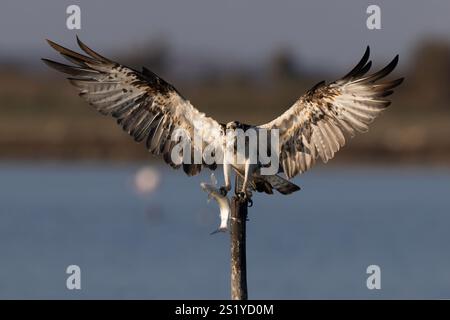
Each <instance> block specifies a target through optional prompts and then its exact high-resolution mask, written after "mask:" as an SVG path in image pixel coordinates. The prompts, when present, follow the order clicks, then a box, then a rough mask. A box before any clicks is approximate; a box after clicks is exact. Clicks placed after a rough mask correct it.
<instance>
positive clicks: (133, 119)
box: [43, 37, 403, 198]
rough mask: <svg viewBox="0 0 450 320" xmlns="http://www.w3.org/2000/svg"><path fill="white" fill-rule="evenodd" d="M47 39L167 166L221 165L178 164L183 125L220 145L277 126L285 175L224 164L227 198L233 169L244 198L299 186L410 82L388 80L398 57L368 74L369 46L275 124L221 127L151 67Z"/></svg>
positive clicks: (87, 93) (90, 96)
mask: <svg viewBox="0 0 450 320" xmlns="http://www.w3.org/2000/svg"><path fill="white" fill-rule="evenodd" d="M47 41H48V43H49V44H50V46H51V47H53V48H54V49H55V50H56V51H58V52H59V53H60V54H61V55H62V56H63V57H64V58H66V59H67V60H69V61H70V62H72V63H73V65H66V64H62V63H59V62H55V61H51V60H48V59H43V61H44V62H45V63H46V64H48V65H49V66H50V67H52V68H54V69H56V70H59V71H61V72H63V73H66V74H68V75H70V77H69V78H68V79H69V81H70V83H71V84H73V85H74V86H75V87H76V88H78V90H79V94H80V96H81V97H83V98H84V99H85V100H86V101H87V102H88V103H89V104H90V105H92V106H93V107H94V108H95V109H97V110H98V111H99V112H100V113H101V114H103V115H109V116H112V117H114V118H116V120H117V123H118V124H119V125H120V126H121V127H122V128H123V130H125V131H126V132H127V133H128V134H130V135H131V136H132V137H133V138H134V140H135V141H137V142H142V141H145V145H146V147H147V149H148V150H149V151H150V152H151V153H152V154H155V155H158V154H162V156H163V158H164V160H165V161H166V162H167V163H168V164H170V165H171V166H172V167H174V168H178V167H182V168H183V170H184V171H185V172H186V173H187V174H188V175H195V174H198V173H199V172H200V170H201V169H202V167H207V168H209V169H212V170H214V169H215V168H216V167H217V163H216V162H214V163H206V162H205V161H203V160H202V161H200V163H181V164H176V163H174V161H173V159H171V151H172V149H173V148H174V145H175V144H176V141H174V140H173V139H171V135H172V133H173V131H174V130H175V129H176V128H182V129H184V131H185V132H187V135H188V138H189V139H191V140H192V139H193V137H194V133H197V132H198V133H199V134H200V136H202V137H203V139H204V140H203V141H202V143H203V144H216V145H217V144H219V145H222V144H223V141H224V139H225V138H224V137H225V135H226V131H227V130H228V129H243V130H249V129H254V130H262V129H264V130H273V129H277V130H278V132H279V154H278V161H279V163H277V164H278V165H279V166H278V168H279V169H278V174H273V175H262V174H261V168H262V165H261V164H260V163H256V164H251V163H249V162H248V161H246V162H245V163H243V164H237V163H232V162H231V163H228V162H226V163H225V162H224V165H223V172H224V180H225V185H224V186H223V187H221V189H220V190H221V191H222V192H223V194H224V195H226V193H227V192H228V191H229V190H230V189H231V182H230V174H231V172H232V171H234V172H235V173H236V175H237V178H238V179H237V181H238V183H239V186H240V189H239V190H240V192H239V195H240V196H242V197H244V198H246V197H248V196H249V195H251V191H258V192H266V193H269V194H271V193H273V189H275V190H277V191H279V192H280V193H282V194H290V193H292V192H295V191H297V190H299V189H300V188H299V187H298V186H297V185H295V184H294V183H292V182H290V181H288V180H287V179H290V178H292V177H294V176H296V175H297V174H300V173H303V172H305V171H307V170H309V169H310V168H311V167H312V166H313V165H314V164H315V162H316V160H317V159H318V158H319V157H320V158H321V159H322V161H323V162H327V161H328V160H330V159H332V158H333V157H334V154H335V153H336V152H337V151H338V150H339V149H340V148H341V147H343V146H344V145H345V143H346V139H347V138H348V137H353V136H354V134H355V132H365V131H367V130H368V125H369V124H370V123H371V122H372V121H373V120H374V119H375V118H376V117H377V116H378V115H379V114H380V113H381V112H382V111H383V110H384V109H386V108H387V107H388V106H389V104H390V101H389V100H388V99H387V96H389V95H390V94H392V93H393V90H392V89H393V88H395V87H396V86H398V85H399V84H400V83H401V82H402V81H403V78H400V79H396V80H390V81H385V80H384V79H383V78H384V77H386V76H387V75H388V74H389V73H391V72H392V70H394V68H395V67H396V65H397V63H398V55H397V56H396V57H395V58H394V59H393V60H392V61H391V62H390V63H389V64H388V65H387V66H386V67H385V68H383V69H382V70H380V71H378V72H375V73H373V74H367V73H368V71H369V69H370V67H371V61H369V52H370V51H369V47H367V49H366V52H365V53H364V56H363V57H362V59H361V60H360V62H359V63H358V64H357V65H356V66H355V67H354V68H353V69H352V70H351V71H350V72H349V73H348V74H347V75H345V76H344V77H342V78H341V79H339V80H336V81H334V82H331V83H329V84H326V83H325V82H324V81H322V82H320V83H318V84H316V85H315V86H314V87H312V88H311V89H310V90H309V91H307V92H306V93H305V94H304V95H302V96H301V97H300V98H299V99H298V100H297V101H296V102H295V103H294V104H293V105H292V106H291V107H290V108H289V109H288V110H287V111H285V112H284V113H283V114H282V115H280V116H279V117H278V118H276V119H274V120H273V121H271V122H269V123H266V124H263V125H247V124H242V123H240V122H238V121H232V122H229V123H227V124H222V123H219V122H217V121H216V120H214V119H212V118H210V117H207V116H206V115H205V114H204V113H202V112H200V111H199V110H197V109H196V108H195V107H194V106H192V104H191V103H190V102H189V101H188V100H187V99H186V98H184V97H183V96H182V95H181V94H180V93H179V92H178V91H177V89H175V87H174V86H172V85H171V84H169V83H168V82H166V81H165V80H163V79H162V78H160V77H159V76H158V75H156V74H155V73H153V72H152V71H150V70H148V69H146V68H145V67H144V68H143V69H142V71H137V70H134V69H131V68H129V67H126V66H124V65H121V64H119V63H117V62H114V61H112V60H110V59H108V58H105V57H104V56H102V55H100V54H98V53H96V52H95V51H93V50H92V49H90V48H89V47H87V46H86V45H85V44H84V43H82V42H81V41H80V39H79V38H78V37H77V42H78V45H79V46H80V48H81V49H82V50H83V51H84V53H85V55H84V54H79V53H77V52H75V51H72V50H69V49H67V48H64V47H62V46H60V45H58V44H56V43H54V42H52V41H50V40H47ZM194 145H195V144H194ZM192 148H194V146H192ZM193 151H195V150H193ZM282 174H284V176H285V177H286V178H287V179H285V178H284V177H282V176H281V175H282Z"/></svg>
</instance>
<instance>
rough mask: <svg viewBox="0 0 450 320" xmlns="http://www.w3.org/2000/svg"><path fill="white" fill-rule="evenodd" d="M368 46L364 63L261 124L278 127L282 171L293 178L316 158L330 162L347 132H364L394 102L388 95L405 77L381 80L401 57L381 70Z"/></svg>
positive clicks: (312, 90)
mask: <svg viewBox="0 0 450 320" xmlns="http://www.w3.org/2000/svg"><path fill="white" fill-rule="evenodd" d="M369 52H370V51H369V47H367V50H366V52H365V54H364V56H363V58H362V59H361V61H360V62H359V63H358V64H357V65H356V67H355V68H353V70H352V71H350V72H349V73H348V74H347V75H346V76H344V77H343V78H342V79H340V80H337V81H335V82H333V83H330V84H328V85H326V84H325V82H320V83H318V84H317V85H316V86H314V87H313V88H312V89H311V90H309V91H308V92H307V93H306V94H305V95H303V96H302V97H300V99H298V100H297V102H295V104H294V105H293V106H292V107H291V108H290V109H288V110H287V111H286V112H285V113H283V114H282V115H281V116H279V117H278V118H276V119H275V120H273V121H271V122H269V123H267V124H264V125H262V126H260V127H262V128H265V129H279V130H280V131H279V134H280V158H279V159H280V170H282V171H284V173H285V174H286V176H287V177H288V178H291V177H293V176H295V175H297V174H299V173H302V172H305V171H306V170H308V169H309V168H311V167H312V166H313V165H314V163H315V160H316V158H317V157H319V156H320V158H321V159H322V160H323V161H324V162H327V161H328V160H329V159H332V158H333V156H334V154H335V153H336V152H337V151H338V150H339V149H340V148H341V147H343V146H344V145H345V142H346V139H345V135H347V136H350V137H353V136H354V134H355V131H358V132H365V131H367V130H368V125H369V123H371V122H372V121H373V120H374V119H375V118H376V117H377V116H378V115H379V114H380V113H381V111H383V110H384V109H385V108H386V107H388V106H389V104H390V101H389V100H388V99H386V97H387V96H389V95H390V94H392V93H393V91H392V89H393V88H394V87H396V86H398V85H399V84H400V83H401V82H402V81H403V78H401V79H397V80H393V81H386V82H385V81H379V80H381V79H382V78H384V77H385V76H387V75H388V74H389V73H391V72H392V70H394V68H395V66H396V65H397V63H398V55H397V56H396V57H395V58H394V59H393V60H392V61H391V62H390V63H389V64H388V65H387V66H386V67H385V68H384V69H382V70H380V71H378V72H376V73H374V74H371V75H366V73H367V72H368V71H369V69H370V67H371V62H370V61H368V60H369Z"/></svg>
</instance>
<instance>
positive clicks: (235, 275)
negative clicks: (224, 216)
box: [230, 196, 248, 300]
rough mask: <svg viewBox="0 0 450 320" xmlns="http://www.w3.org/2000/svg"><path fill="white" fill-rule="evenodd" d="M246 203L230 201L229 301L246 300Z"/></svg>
mask: <svg viewBox="0 0 450 320" xmlns="http://www.w3.org/2000/svg"><path fill="white" fill-rule="evenodd" d="M247 208H248V202H247V201H246V200H242V199H240V198H239V197H237V196H233V198H232V199H231V221H230V233H231V299H232V300H247V298H248V295H247V260H246V251H245V242H246V222H247Z"/></svg>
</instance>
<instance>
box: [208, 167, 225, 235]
mask: <svg viewBox="0 0 450 320" xmlns="http://www.w3.org/2000/svg"><path fill="white" fill-rule="evenodd" d="M216 184H217V181H216V179H215V177H214V175H211V183H206V182H202V183H200V186H201V187H202V189H203V191H205V192H207V193H208V200H209V199H214V200H216V202H217V204H218V205H219V209H220V225H219V228H218V229H217V230H215V231H213V232H211V234H215V233H218V232H226V231H228V220H229V219H230V213H231V207H230V200H229V199H228V198H227V196H224V195H223V194H221V193H220V189H219V188H217V187H216V186H215V185H216Z"/></svg>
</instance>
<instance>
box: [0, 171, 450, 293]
mask: <svg viewBox="0 0 450 320" xmlns="http://www.w3.org/2000/svg"><path fill="white" fill-rule="evenodd" d="M138 168H139V167H138V166H131V165H130V166H125V165H123V166H118V165H114V166H113V165H109V166H108V165H107V166H105V165H100V164H98V165H96V164H93V165H84V164H83V165H82V164H78V165H28V164H14V165H13V164H2V165H0V177H1V180H0V200H1V202H0V210H1V212H0V259H1V260H0V261H1V262H0V298H193V299H195V298H212V299H216V298H225V299H226V298H228V297H229V287H228V286H229V239H228V235H226V234H218V235H215V236H210V235H209V233H210V231H211V230H212V229H214V228H215V227H216V226H217V224H218V219H219V216H218V208H217V206H215V205H213V204H207V202H206V196H205V193H204V192H202V191H201V189H200V186H199V183H200V182H201V181H209V175H208V174H203V175H202V176H200V177H193V178H188V177H186V176H185V175H184V174H182V173H181V172H177V171H171V170H170V169H167V168H165V167H164V168H161V171H160V172H159V179H160V181H159V183H160V185H159V187H158V188H157V189H156V190H154V191H153V192H152V193H151V194H149V195H148V196H146V197H143V196H142V195H137V194H136V192H135V190H134V189H133V188H132V187H131V186H130V181H132V180H133V178H134V175H135V173H136V172H137V170H138ZM218 176H220V175H218ZM295 182H296V183H298V184H299V185H301V186H302V187H303V189H302V190H301V191H300V192H298V193H296V194H294V195H292V196H289V197H284V196H281V195H275V196H261V195H258V196H256V197H255V199H254V200H255V205H254V207H253V208H251V210H250V216H249V218H250V221H249V222H248V269H249V271H248V278H249V279H248V280H249V293H250V294H249V295H250V297H251V298H254V299H256V298H262V299H266V298H287V299H293V298H450V250H449V245H450V232H449V231H448V230H449V229H450V210H449V209H450V197H449V195H450V171H449V170H447V169H426V168H407V169H405V168H382V167H376V168H357V169H350V168H338V167H335V168H323V167H322V168H316V169H315V170H313V171H312V172H310V173H307V174H305V175H303V176H302V177H300V178H297V179H295ZM70 264H77V265H79V266H80V267H81V272H82V290H81V291H68V290H67V289H66V287H65V281H66V277H67V275H66V274H65V270H66V267H67V266H68V265H70ZM371 264H377V265H379V266H380V267H381V272H382V281H381V285H382V289H381V290H379V291H377V290H372V291H369V290H368V289H367V288H366V277H367V275H366V273H365V272H366V268H367V266H369V265H371Z"/></svg>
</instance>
